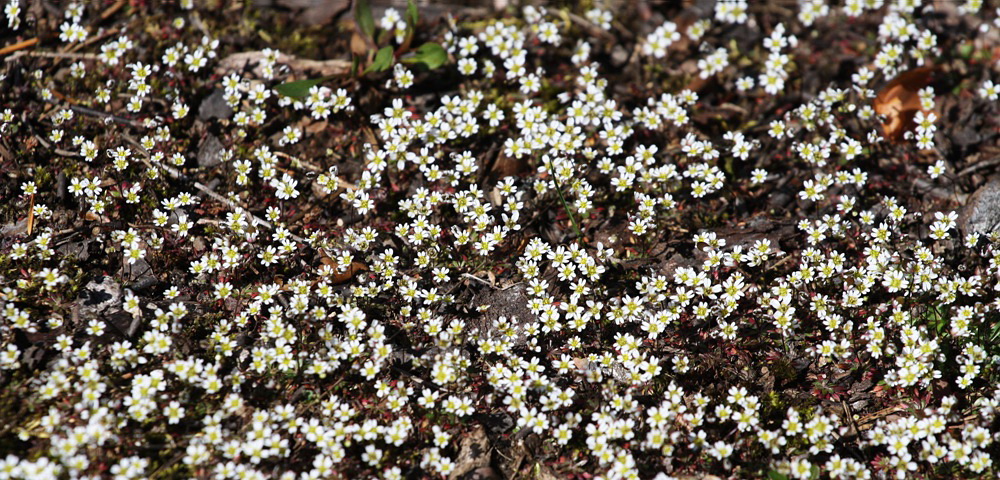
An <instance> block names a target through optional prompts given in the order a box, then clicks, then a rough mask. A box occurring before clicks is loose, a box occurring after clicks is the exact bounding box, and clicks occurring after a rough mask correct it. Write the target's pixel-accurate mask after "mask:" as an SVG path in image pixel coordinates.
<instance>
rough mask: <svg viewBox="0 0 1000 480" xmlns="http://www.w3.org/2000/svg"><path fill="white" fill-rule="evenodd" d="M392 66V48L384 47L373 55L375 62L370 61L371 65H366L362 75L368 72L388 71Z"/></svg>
mask: <svg viewBox="0 0 1000 480" xmlns="http://www.w3.org/2000/svg"><path fill="white" fill-rule="evenodd" d="M391 66H392V47H390V46H386V47H382V48H380V49H379V50H378V53H376V54H375V60H372V64H371V65H368V68H366V69H365V72H364V73H369V72H383V71H385V70H388V69H389V67H391Z"/></svg>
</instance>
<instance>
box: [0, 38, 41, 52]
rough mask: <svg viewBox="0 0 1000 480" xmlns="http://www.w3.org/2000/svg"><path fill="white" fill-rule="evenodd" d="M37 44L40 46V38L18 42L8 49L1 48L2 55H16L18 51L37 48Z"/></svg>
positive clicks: (7, 47)
mask: <svg viewBox="0 0 1000 480" xmlns="http://www.w3.org/2000/svg"><path fill="white" fill-rule="evenodd" d="M36 44H38V37H35V38H29V39H27V40H24V41H20V42H17V43H15V44H13V45H8V46H6V47H3V48H0V55H7V54H8V53H14V52H16V51H18V50H22V49H25V48H28V47H32V46H35V45H36Z"/></svg>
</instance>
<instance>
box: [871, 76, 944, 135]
mask: <svg viewBox="0 0 1000 480" xmlns="http://www.w3.org/2000/svg"><path fill="white" fill-rule="evenodd" d="M933 73H934V67H932V66H928V67H920V68H915V69H913V70H908V71H906V72H903V73H900V74H899V75H897V76H896V78H893V79H892V80H890V81H889V83H887V84H886V85H885V86H884V87H882V90H880V91H879V92H878V95H876V96H875V100H874V102H873V105H872V106H873V107H875V113H877V114H879V115H882V116H883V117H885V120H884V121H883V123H882V129H883V131H884V132H885V137H886V138H887V139H889V140H890V141H892V142H898V141H900V140H902V138H903V134H904V133H905V132H906V131H907V130H912V129H913V127H914V123H913V117H914V116H915V115H916V114H917V112H919V111H921V110H922V108H921V105H920V89H922V88H924V87H926V86H927V85H929V84H930V82H931V75H932V74H933Z"/></svg>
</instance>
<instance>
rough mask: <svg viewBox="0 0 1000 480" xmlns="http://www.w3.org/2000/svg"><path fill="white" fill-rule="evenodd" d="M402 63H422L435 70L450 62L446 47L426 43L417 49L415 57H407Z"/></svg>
mask: <svg viewBox="0 0 1000 480" xmlns="http://www.w3.org/2000/svg"><path fill="white" fill-rule="evenodd" d="M402 61H404V62H407V63H422V64H424V65H427V68H428V69H430V70H434V69H435V68H438V67H440V66H441V65H444V64H445V62H447V61H448V52H447V51H445V49H444V47H442V46H441V45H438V44H436V43H425V44H423V45H421V46H419V47H417V50H416V51H415V52H414V54H413V56H410V57H407V58H405V59H403V60H402Z"/></svg>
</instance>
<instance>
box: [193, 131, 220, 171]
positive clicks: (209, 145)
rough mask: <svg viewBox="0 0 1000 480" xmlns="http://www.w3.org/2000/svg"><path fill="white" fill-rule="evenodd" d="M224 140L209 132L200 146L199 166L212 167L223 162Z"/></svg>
mask: <svg viewBox="0 0 1000 480" xmlns="http://www.w3.org/2000/svg"><path fill="white" fill-rule="evenodd" d="M224 148H225V147H223V146H222V142H221V141H219V137H216V136H215V135H212V134H208V135H207V136H205V139H204V140H202V141H201V145H199V146H198V166H199V167H204V168H211V167H214V166H216V165H219V164H220V163H222V150H223V149H224Z"/></svg>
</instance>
